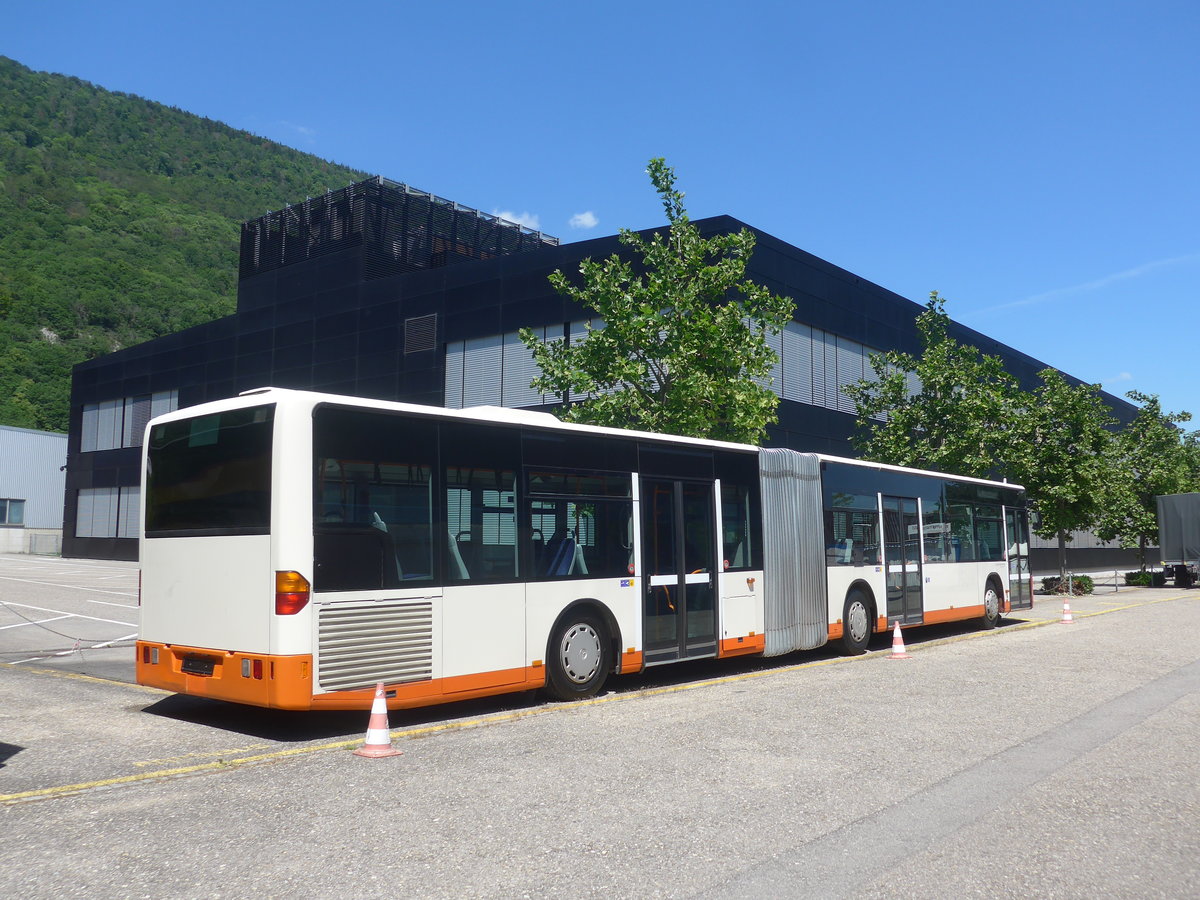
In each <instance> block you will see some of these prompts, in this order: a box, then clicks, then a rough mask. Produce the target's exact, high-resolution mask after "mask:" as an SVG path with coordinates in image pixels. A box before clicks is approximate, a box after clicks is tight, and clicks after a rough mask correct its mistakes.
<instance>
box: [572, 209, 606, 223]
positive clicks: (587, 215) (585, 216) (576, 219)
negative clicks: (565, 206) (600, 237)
mask: <svg viewBox="0 0 1200 900" xmlns="http://www.w3.org/2000/svg"><path fill="white" fill-rule="evenodd" d="M567 224H568V225H570V226H571V227H572V228H595V227H596V226H597V225H599V224H600V220H599V219H597V218H596V214H595V213H594V212H592V211H591V210H590V209H589V210H588V211H587V212H581V213H575V215H573V216H571V219H570V221H569V222H568V223H567Z"/></svg>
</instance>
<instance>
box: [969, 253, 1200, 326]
mask: <svg viewBox="0 0 1200 900" xmlns="http://www.w3.org/2000/svg"><path fill="white" fill-rule="evenodd" d="M1196 261H1200V253H1188V254H1186V255H1184V256H1172V257H1170V258H1169V259H1156V260H1154V261H1153V262H1148V263H1143V264H1142V265H1140V266H1134V267H1133V268H1132V269H1125V270H1124V271H1122V272H1114V273H1113V274H1111V275H1105V276H1104V277H1102V278H1096V279H1093V280H1092V281H1085V282H1083V283H1081V284H1073V285H1071V286H1070V287H1063V288H1055V289H1054V290H1052V291H1043V292H1042V293H1040V294H1033V295H1032V296H1029V297H1026V298H1025V299H1024V300H1013V301H1011V302H1009V303H1001V304H999V305H997V306H989V307H987V308H985V309H981V310H978V312H980V313H988V312H996V311H998V310H1002V309H1014V308H1015V307H1018V306H1033V305H1035V304H1039V303H1048V302H1050V301H1052V300H1058V299H1060V298H1062V297H1069V296H1072V295H1075V294H1085V293H1088V292H1089V291H1098V290H1100V289H1102V288H1106V287H1108V286H1109V285H1111V284H1116V283H1117V282H1119V281H1129V280H1130V279H1133V278H1140V277H1141V276H1143V275H1146V274H1148V273H1150V272H1155V271H1158V270H1159V269H1165V268H1167V267H1169V266H1177V265H1181V264H1183V263H1191V262H1196Z"/></svg>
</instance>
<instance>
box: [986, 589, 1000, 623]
mask: <svg viewBox="0 0 1200 900" xmlns="http://www.w3.org/2000/svg"><path fill="white" fill-rule="evenodd" d="M999 624H1000V591H999V590H997V588H996V583H995V582H994V581H989V582H988V586H987V589H986V590H985V591H984V592H983V627H984V628H995V627H996V626H997V625H999Z"/></svg>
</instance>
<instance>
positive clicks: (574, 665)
mask: <svg viewBox="0 0 1200 900" xmlns="http://www.w3.org/2000/svg"><path fill="white" fill-rule="evenodd" d="M560 656H561V659H562V665H563V672H564V673H565V674H566V676H567V677H568V678H569V679H571V681H573V682H575V683H576V684H586V683H587V682H588V681H590V680H591V679H592V676H594V675H595V674H596V668H597V667H598V666H599V665H600V635H599V634H597V633H596V629H594V628H593V627H592V626H591V625H589V624H588V623H586V622H579V623H577V624H575V625H572V626H571V627H570V628H568V629H567V632H566V634H564V635H563V639H562V648H561V653H560Z"/></svg>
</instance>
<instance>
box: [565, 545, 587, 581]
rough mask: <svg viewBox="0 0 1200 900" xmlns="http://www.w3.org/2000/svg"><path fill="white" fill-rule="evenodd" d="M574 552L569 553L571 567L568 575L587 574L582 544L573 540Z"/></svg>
mask: <svg viewBox="0 0 1200 900" xmlns="http://www.w3.org/2000/svg"><path fill="white" fill-rule="evenodd" d="M574 543H575V552H574V553H573V554H572V555H571V569H570V571H568V572H567V574H568V575H586V574H588V567H587V560H586V559H584V558H583V546H582V545H581V544H580V543H579V542H578V541H575V542H574Z"/></svg>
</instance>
